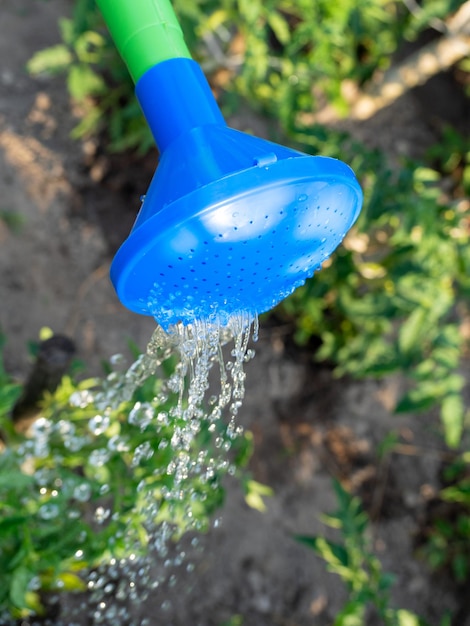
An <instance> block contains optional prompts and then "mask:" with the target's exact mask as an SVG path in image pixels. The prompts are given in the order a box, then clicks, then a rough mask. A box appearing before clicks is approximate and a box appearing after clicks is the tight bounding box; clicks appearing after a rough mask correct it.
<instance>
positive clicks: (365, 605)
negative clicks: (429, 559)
mask: <svg viewBox="0 0 470 626" xmlns="http://www.w3.org/2000/svg"><path fill="white" fill-rule="evenodd" d="M333 486H334V489H335V493H336V499H337V503H338V509H337V511H335V512H334V513H331V514H328V515H322V521H323V522H324V523H325V524H326V525H327V526H329V527H331V528H333V529H335V530H337V531H338V533H339V535H340V538H341V541H340V542H335V541H331V540H330V539H326V538H325V537H323V536H305V535H302V536H297V537H295V538H296V539H297V541H299V542H300V543H303V544H304V545H306V546H308V547H309V548H311V549H312V550H314V551H315V552H316V553H317V554H318V556H320V557H321V558H322V559H323V560H324V561H325V563H326V565H327V568H328V571H330V572H332V573H333V574H336V575H337V576H339V577H340V579H341V581H342V582H343V584H344V585H345V586H346V588H347V590H348V601H347V603H346V604H345V606H344V607H343V609H342V610H341V611H340V612H339V613H338V614H337V615H336V617H335V620H334V622H333V624H332V626H363V624H366V623H368V618H370V617H371V612H370V611H371V610H373V613H372V615H373V614H375V615H376V616H377V617H378V618H379V619H380V623H381V624H384V626H426V624H427V623H426V622H425V621H424V620H423V619H420V618H419V617H418V616H417V615H415V614H414V613H412V612H410V611H407V610H405V609H394V608H392V607H391V606H390V604H391V599H390V589H391V587H392V585H393V584H394V582H395V577H394V576H393V575H391V574H388V573H386V572H384V571H383V569H382V564H381V563H380V561H379V559H378V558H377V557H376V556H375V555H374V554H373V552H372V549H371V539H370V537H369V535H368V523H369V520H368V517H367V514H366V513H365V512H364V511H363V510H362V508H361V504H360V501H359V499H358V498H356V497H354V496H351V494H349V493H348V492H347V491H346V490H345V489H344V488H343V487H342V486H341V484H340V483H339V482H337V481H334V483H333ZM448 623H449V622H448V621H447V618H444V619H443V620H442V621H441V622H440V624H441V626H444V625H446V624H448Z"/></svg>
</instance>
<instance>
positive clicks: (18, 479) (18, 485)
mask: <svg viewBox="0 0 470 626" xmlns="http://www.w3.org/2000/svg"><path fill="white" fill-rule="evenodd" d="M32 484H34V478H33V477H32V476H29V475H28V474H24V473H23V472H22V471H21V470H20V469H19V468H18V470H17V471H14V470H10V471H6V472H2V473H1V474H0V489H8V490H9V491H11V490H15V491H18V492H20V491H23V490H24V489H27V488H28V487H30V486H31V485H32Z"/></svg>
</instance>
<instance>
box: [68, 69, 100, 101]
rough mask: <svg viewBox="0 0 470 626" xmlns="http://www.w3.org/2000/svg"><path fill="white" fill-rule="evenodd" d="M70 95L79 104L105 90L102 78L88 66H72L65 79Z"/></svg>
mask: <svg viewBox="0 0 470 626" xmlns="http://www.w3.org/2000/svg"><path fill="white" fill-rule="evenodd" d="M67 85H68V88H69V91H70V95H71V96H72V98H75V100H78V101H79V102H80V101H82V100H85V98H88V97H90V96H95V95H98V94H101V93H104V92H105V91H106V90H107V87H106V84H105V82H104V80H103V78H102V77H101V76H100V75H99V74H97V73H96V72H94V71H93V70H92V69H91V67H89V66H88V65H84V64H83V65H82V64H81V65H72V67H71V68H70V72H69V75H68V79H67Z"/></svg>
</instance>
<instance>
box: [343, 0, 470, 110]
mask: <svg viewBox="0 0 470 626" xmlns="http://www.w3.org/2000/svg"><path fill="white" fill-rule="evenodd" d="M445 26H446V28H445V34H443V35H442V37H440V38H439V39H437V40H436V41H432V42H431V43H429V44H427V45H426V46H423V48H421V49H420V50H418V51H417V52H415V53H414V54H412V55H410V56H409V57H407V58H406V59H405V60H404V61H403V62H402V63H400V65H398V66H397V67H392V68H390V69H389V70H387V71H386V72H385V73H384V74H383V76H382V78H381V80H380V81H379V82H377V83H375V84H373V85H372V87H371V88H370V90H369V91H368V92H366V93H362V94H360V95H359V97H358V98H357V99H356V100H355V101H354V102H353V103H352V108H351V112H350V117H351V118H352V119H356V120H365V119H368V118H370V117H372V115H374V114H375V113H377V111H379V110H380V109H383V108H385V107H386V106H388V105H389V104H391V103H392V102H394V101H395V100H397V99H398V98H399V97H400V96H402V95H403V94H404V93H405V92H406V91H409V90H410V89H412V88H413V87H417V86H418V85H423V84H424V83H426V82H427V81H428V80H429V79H430V78H431V77H432V76H435V75H436V74H438V73H439V72H442V71H444V70H447V69H449V67H451V66H452V65H454V64H455V63H457V62H458V61H460V60H461V59H463V58H465V57H466V56H468V55H469V54H470V0H467V2H465V4H463V5H462V6H461V7H460V9H459V10H458V11H457V13H455V15H454V16H453V17H452V18H451V19H450V20H448V21H447V22H446V23H445Z"/></svg>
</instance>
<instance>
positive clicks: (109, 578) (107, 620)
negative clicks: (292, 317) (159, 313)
mask: <svg viewBox="0 0 470 626" xmlns="http://www.w3.org/2000/svg"><path fill="white" fill-rule="evenodd" d="M257 336H258V320H257V318H256V316H252V315H248V314H245V313H240V314H237V315H234V316H232V317H231V318H230V319H229V320H228V323H227V325H224V326H220V325H219V324H213V323H210V322H207V321H204V320H200V321H196V322H194V323H193V324H192V325H189V326H183V325H178V326H176V327H173V329H172V331H171V332H170V333H166V332H164V331H163V330H162V329H161V328H157V329H156V330H155V332H154V334H153V336H152V338H151V341H150V342H149V345H148V347H147V350H146V352H145V354H143V355H141V356H140V357H139V358H138V359H137V360H136V361H135V362H134V363H133V364H132V365H131V366H130V367H129V368H128V369H126V368H125V367H123V364H122V358H121V357H113V359H112V364H113V371H112V372H111V373H110V374H109V376H108V377H107V378H106V379H105V380H104V381H103V383H102V385H101V386H100V387H99V388H98V389H91V390H90V389H83V390H81V391H77V392H75V393H74V394H73V395H72V397H71V398H70V404H71V405H72V407H75V408H80V409H83V411H87V410H91V407H92V408H93V410H92V413H93V415H92V417H91V418H90V419H89V421H88V432H89V433H90V436H91V437H94V438H95V440H97V439H96V438H99V437H103V436H104V434H105V433H108V434H109V432H110V430H112V429H113V425H112V423H111V416H112V415H113V414H114V413H113V412H116V411H118V410H120V407H122V406H126V407H127V409H126V410H127V423H128V428H131V429H133V430H132V432H134V433H135V432H137V433H138V434H139V433H141V435H142V436H141V438H140V439H139V438H138V437H137V439H136V436H135V435H134V437H133V438H132V443H130V442H131V439H130V438H129V437H128V436H126V429H125V428H121V429H120V430H119V431H116V434H114V435H113V436H111V437H107V438H105V439H103V442H104V443H103V446H102V447H101V448H100V447H98V448H95V449H94V450H93V451H92V453H91V454H90V458H89V459H88V463H89V464H91V466H92V467H93V468H95V471H96V473H97V475H99V473H100V472H101V471H102V470H103V468H106V467H107V463H108V462H109V461H110V459H111V457H112V455H113V454H115V453H116V452H118V453H120V454H122V456H123V458H124V457H127V458H128V459H129V463H128V465H129V467H130V471H131V472H133V473H134V474H135V476H137V477H141V479H140V480H139V481H138V482H137V483H136V484H137V486H136V492H137V497H136V498H135V502H134V503H133V510H132V511H131V512H129V511H127V512H125V511H120V510H119V508H118V507H117V505H116V503H115V502H114V504H113V503H108V504H107V503H106V494H107V492H109V493H111V492H112V489H111V487H110V486H109V485H108V486H107V485H106V483H104V484H102V485H101V487H100V494H102V496H103V497H102V498H100V499H98V500H97V501H96V503H94V501H93V498H92V490H91V488H90V486H89V485H88V484H87V483H86V482H84V483H83V484H77V485H76V486H75V487H74V489H75V492H74V497H75V499H76V500H79V501H80V502H82V503H83V502H85V503H86V502H89V503H90V504H91V505H92V506H93V515H94V523H95V524H96V525H97V527H98V528H99V527H103V528H105V527H106V525H107V524H110V523H112V522H113V521H114V522H116V521H117V520H119V519H121V518H122V519H126V516H127V518H129V519H131V520H133V522H132V524H133V526H132V527H129V528H126V529H124V530H122V529H121V530H119V531H117V532H116V536H115V537H113V538H112V541H114V542H115V546H116V551H115V553H113V550H112V549H111V552H110V554H109V555H108V556H107V558H105V559H103V561H102V563H101V565H99V566H98V567H94V568H93V569H92V570H90V571H88V575H87V587H88V590H89V593H88V595H87V598H86V599H84V600H81V601H80V603H79V604H78V605H77V606H76V607H75V609H73V610H72V611H71V613H70V615H69V618H68V619H69V621H68V622H67V625H68V626H75V624H76V625H77V626H78V625H79V624H80V623H81V620H80V617H81V616H82V617H83V615H84V614H88V615H90V614H91V616H92V619H93V622H92V623H93V624H96V625H97V624H100V625H103V626H108V625H111V624H112V625H113V626H115V624H120V625H124V624H125V625H126V626H127V625H128V626H146V625H149V624H150V623H151V622H150V621H149V620H148V618H145V617H139V616H138V612H139V611H138V610H136V607H138V606H139V605H140V604H141V603H143V602H145V600H146V599H147V598H148V597H149V596H150V595H151V596H152V602H153V605H154V606H155V607H160V608H161V610H163V611H164V610H165V609H167V608H169V607H168V600H167V599H166V597H165V595H166V594H165V593H160V590H162V589H164V588H167V586H169V587H171V586H174V585H175V584H176V583H177V579H178V575H177V572H178V568H181V567H183V569H184V570H185V571H187V572H191V570H192V568H193V567H194V565H193V563H192V562H191V560H190V558H189V555H188V554H189V553H190V552H192V551H193V550H194V549H195V548H197V545H198V542H199V539H198V533H199V532H200V531H201V530H205V529H206V528H207V521H208V515H207V510H211V506H212V507H213V508H214V509H216V508H217V506H216V505H217V499H218V497H219V496H218V495H217V494H218V493H219V491H220V489H221V480H222V479H223V477H224V476H226V475H227V474H228V475H230V474H235V472H236V466H235V464H234V462H233V459H232V458H231V450H232V448H233V447H236V446H237V445H238V444H237V442H240V440H241V439H242V438H243V429H242V427H241V426H240V425H239V424H238V423H237V414H238V412H239V410H240V407H241V405H242V401H243V398H244V395H245V376H246V375H245V371H244V366H245V364H246V362H247V361H249V360H250V359H252V358H253V356H254V351H253V349H252V348H251V347H249V343H250V339H252V340H255V341H256V340H257ZM155 379H156V380H158V388H156V392H155V393H156V394H157V395H156V396H155V397H154V398H153V399H152V401H150V402H149V401H144V400H141V399H137V400H136V397H137V396H138V395H139V390H140V389H142V388H143V387H144V386H145V385H147V384H148V381H149V380H155ZM35 429H36V431H35V441H34V445H35V446H36V449H35V453H36V452H37V451H38V450H37V447H38V445H39V446H41V445H45V446H47V440H48V439H47V438H48V437H49V438H50V437H51V436H57V432H58V431H60V432H61V436H63V440H64V445H65V447H66V448H68V449H70V450H75V449H80V446H83V445H85V444H84V442H83V439H84V438H83V436H80V437H75V436H74V432H75V431H74V428H73V424H69V423H67V421H66V420H61V423H59V424H44V423H41V422H40V421H39V423H37V424H36V426H35ZM113 432H114V431H113ZM44 433H46V435H47V436H46V435H44ZM41 437H42V439H41ZM85 439H86V438H85ZM136 441H138V444H137V445H136ZM41 442H42V443H41ZM157 457H158V458H159V459H160V460H159V465H158V476H156V475H153V476H152V475H149V474H148V472H146V471H145V467H146V464H148V463H150V462H151V460H155V459H156V458H157ZM143 468H144V469H143ZM46 482H47V481H46ZM46 482H45V483H44V484H45V485H46ZM157 482H158V485H157V487H155V485H156V484H157ZM43 488H44V489H45V487H43ZM156 494H157V497H156ZM212 501H214V503H215V504H214V505H212V504H210V503H211V502H212ZM208 503H209V504H208ZM113 507H114V508H113ZM136 519H138V520H140V522H139V524H137V525H136V524H134V521H135V520H136ZM121 521H122V520H121ZM180 536H184V537H186V539H185V540H183V541H182V542H181V543H178V541H177V540H178V537H180ZM175 540H176V543H175ZM110 547H111V548H112V545H111V546H110ZM76 558H77V560H80V558H84V557H83V551H82V550H77V552H76Z"/></svg>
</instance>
